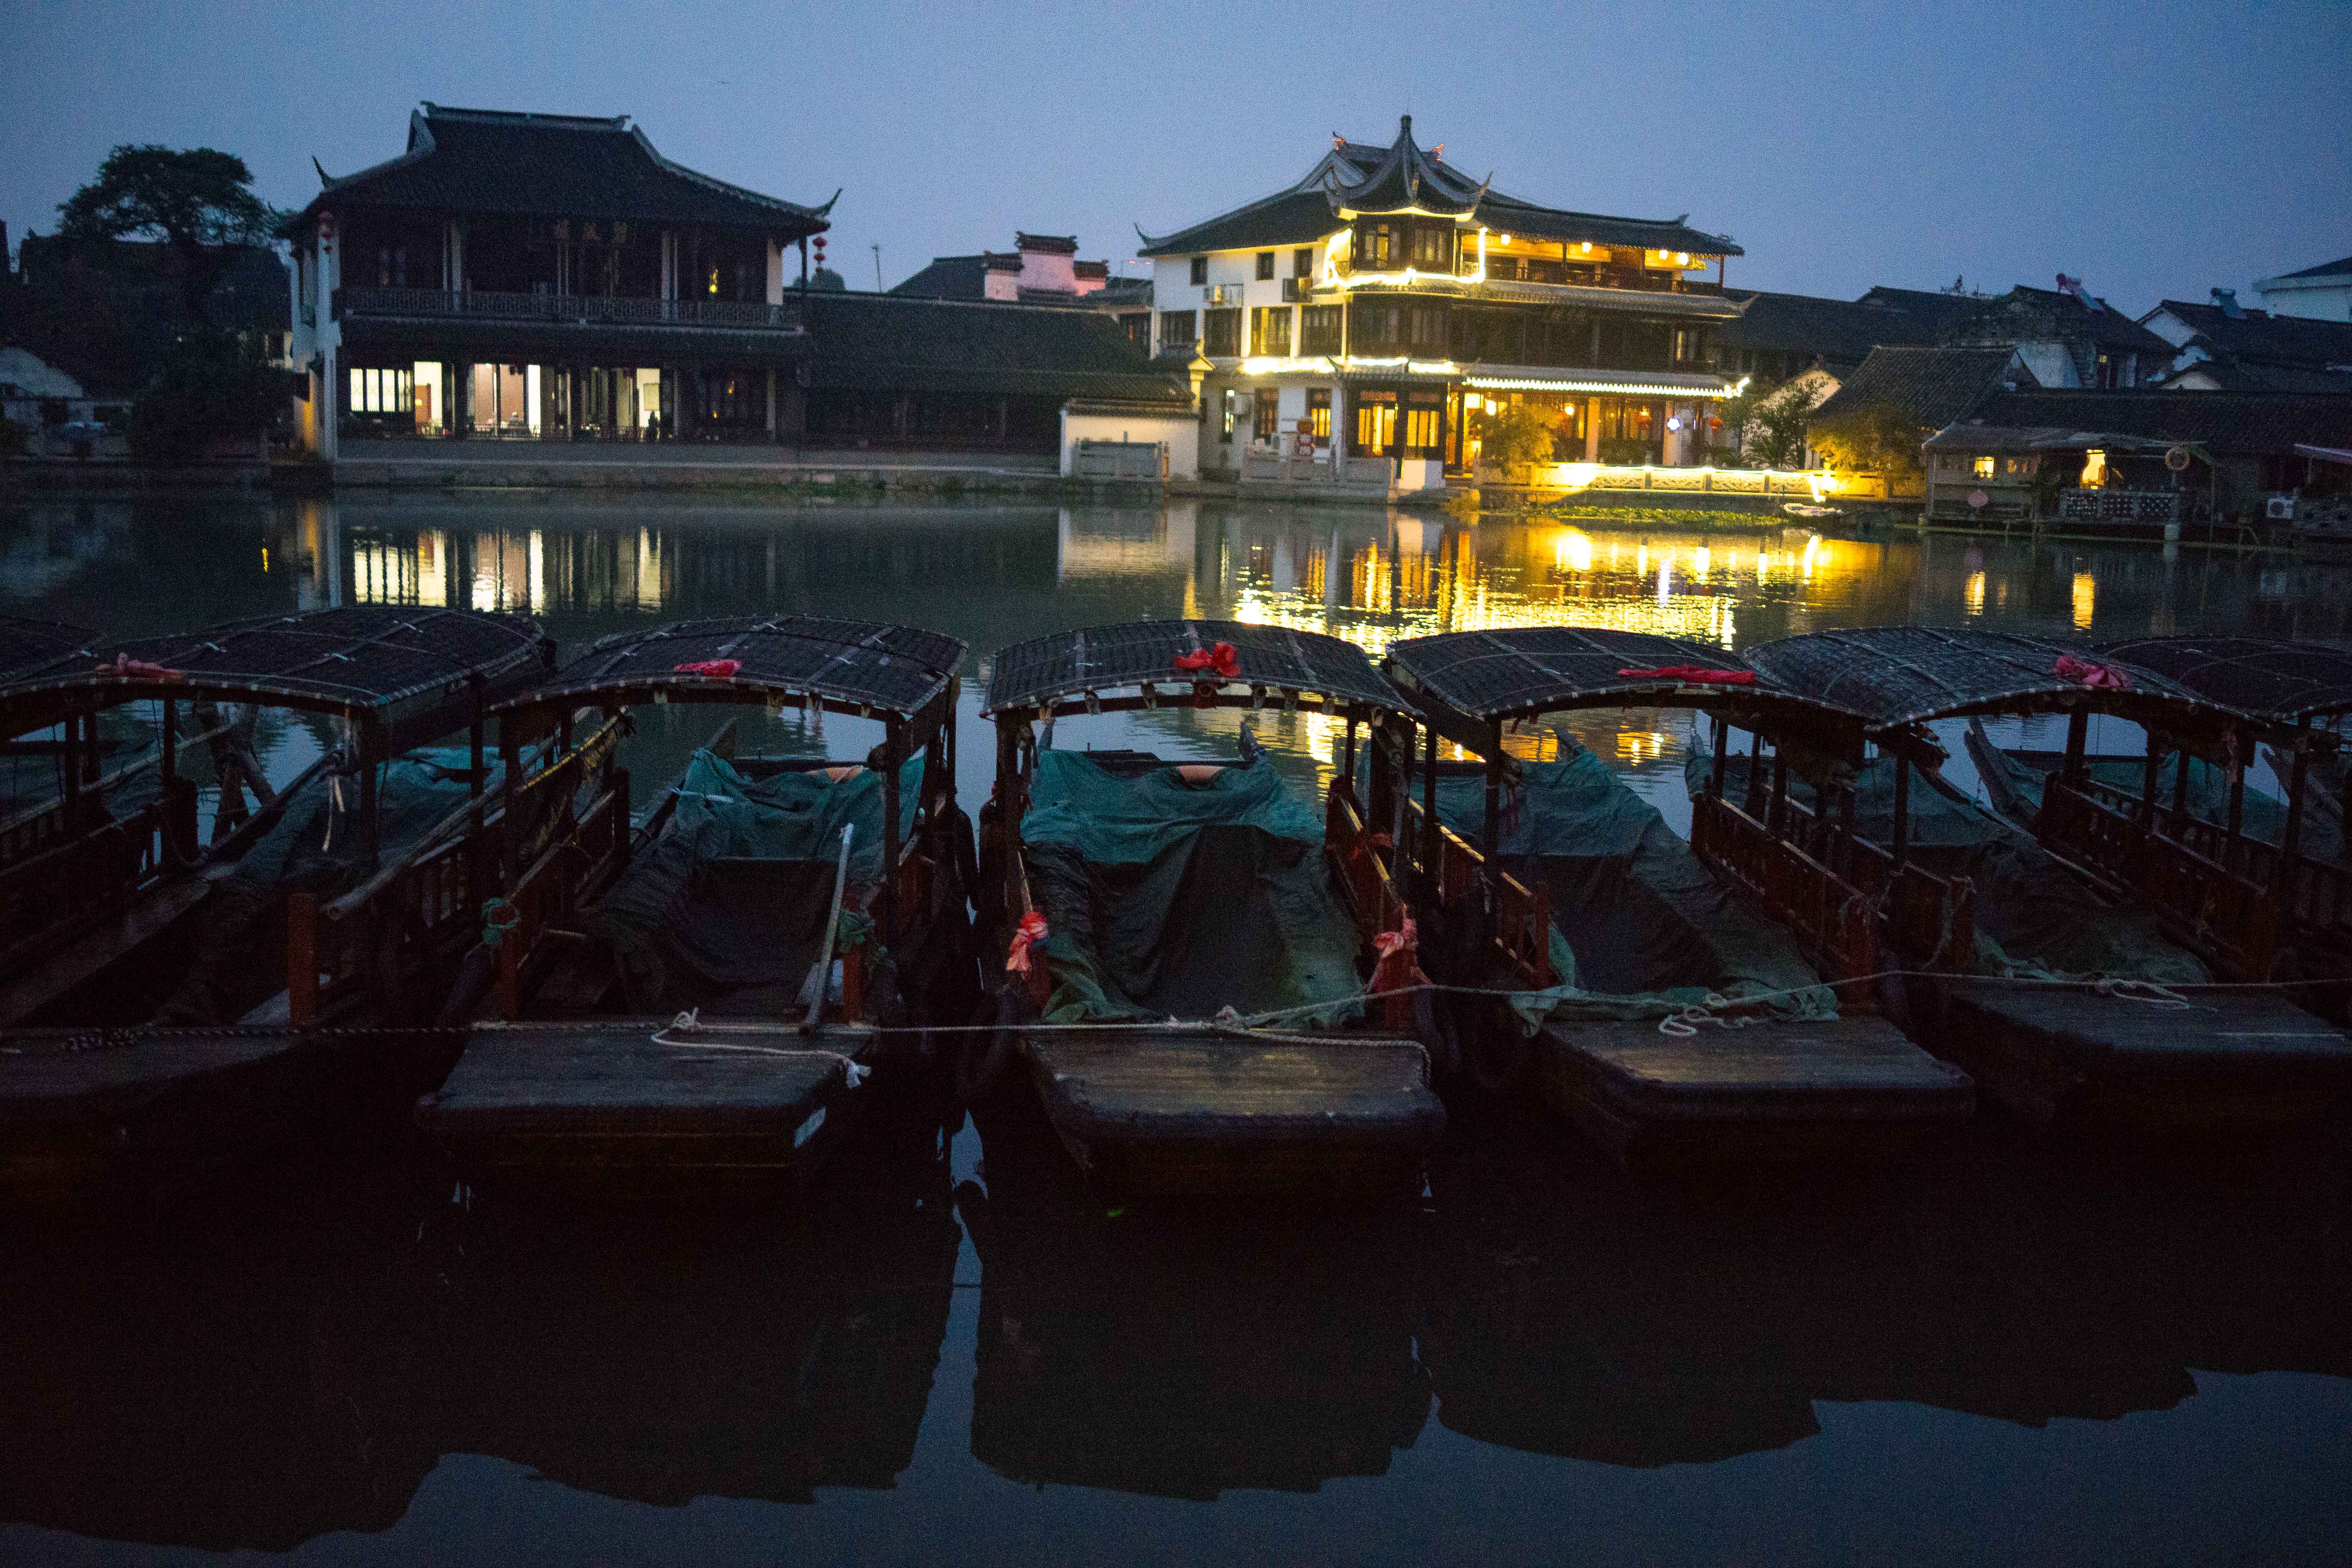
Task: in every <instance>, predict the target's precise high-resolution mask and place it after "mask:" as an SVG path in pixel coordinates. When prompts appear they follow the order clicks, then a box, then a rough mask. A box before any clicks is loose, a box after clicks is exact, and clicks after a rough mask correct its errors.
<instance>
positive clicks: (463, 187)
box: [287, 103, 840, 236]
mask: <svg viewBox="0 0 2352 1568" xmlns="http://www.w3.org/2000/svg"><path fill="white" fill-rule="evenodd" d="M839 194H840V193H838V192H835V195H836V196H838V195H839ZM347 204H363V205H373V206H393V207H425V208H432V209H436V210H440V211H454V212H476V213H514V214H522V215H529V216H544V217H603V218H617V219H620V220H622V221H624V222H631V223H664V224H680V225H684V224H710V225H714V226H724V227H734V228H761V229H767V230H770V231H780V232H782V233H785V234H788V235H793V236H800V235H805V234H814V233H815V232H817V231H818V230H820V229H822V228H824V227H825V226H826V224H825V215H826V214H827V213H828V212H830V211H831V210H832V207H833V203H832V202H831V201H827V202H826V203H824V205H822V206H803V205H799V204H797V203H794V202H788V201H784V200H782V199H781V198H779V197H776V196H769V195H761V194H760V193H759V192H757V191H751V190H746V189H744V188H743V187H742V186H740V185H733V184H728V183H727V182H726V181H724V180H718V179H713V178H712V177H711V176H709V175H708V174H698V173H696V172H695V171H694V170H692V169H688V168H686V167H684V166H683V165H681V164H677V163H671V162H670V161H669V160H668V159H667V158H665V157H663V156H662V155H661V154H660V153H656V152H655V151H654V144H653V143H652V142H650V141H648V140H647V139H646V133H645V132H644V131H643V130H641V129H638V128H635V127H633V126H631V125H630V124H629V122H628V116H626V115H618V116H615V117H614V118H613V119H610V120H604V119H597V118H591V117H587V116H582V115H571V114H510V113H506V112H503V111H498V110H473V109H444V108H441V107H439V106H437V105H435V104H430V103H428V104H425V106H424V107H423V108H421V109H419V110H416V111H415V113H414V114H413V115H411V116H410V117H409V123H408V150H407V151H406V152H404V153H402V154H401V155H400V156H399V157H397V158H394V159H391V160H389V161H388V162H385V163H378V164H376V165H375V166H374V167H373V168H370V169H363V170H362V171H360V172H359V173H358V174H349V175H346V176H344V177H342V178H341V179H334V178H330V179H329V180H328V182H327V188H326V189H325V190H323V191H321V192H320V194H319V195H316V196H314V197H312V198H311V200H310V205H307V206H305V207H304V208H303V209H302V210H301V211H300V212H299V213H297V214H296V215H295V216H293V217H292V218H290V219H289V220H288V224H287V232H289V233H293V232H296V231H299V230H301V229H305V228H307V227H308V226H310V221H311V220H312V218H313V217H314V216H315V215H316V214H317V213H318V212H319V211H320V209H322V208H324V207H328V206H341V205H347Z"/></svg>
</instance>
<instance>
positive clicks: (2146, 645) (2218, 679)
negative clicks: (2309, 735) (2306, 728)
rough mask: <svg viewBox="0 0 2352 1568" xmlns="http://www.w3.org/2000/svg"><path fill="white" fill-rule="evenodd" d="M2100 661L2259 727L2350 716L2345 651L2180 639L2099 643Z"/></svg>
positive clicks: (2350, 674) (2256, 640)
mask: <svg viewBox="0 0 2352 1568" xmlns="http://www.w3.org/2000/svg"><path fill="white" fill-rule="evenodd" d="M2098 657H2099V658H2101V659H2103V660H2104V659H2107V658H2116V659H2120V660H2123V661H2125V662H2126V663H2129V664H2132V665H2135V666H2137V667H2138V668H2142V669H2148V670H2153V671H2155V672H2156V673H2157V674H2158V675H2161V676H2163V677H2165V678H2166V679H2169V680H2171V681H2173V682H2174V683H2176V684H2177V685H2179V686H2180V687H2182V688H2184V689H2188V690H2189V691H2192V692H2194V693H2196V694H2197V696H2199V697H2200V698H2202V699H2203V700H2206V701H2209V702H2212V703H2216V704H2219V705H2220V706H2221V707H2224V708H2227V709H2229V710H2231V711H2232V712H2236V713H2240V714H2243V715H2245V716H2246V717H2248V718H2251V719H2255V720H2259V721H2264V722H2267V723H2276V724H2288V725H2294V724H2304V723H2308V722H2309V721H2312V720H2314V719H2325V718H2332V717H2335V716H2336V715H2337V714H2341V713H2347V712H2352V651H2347V650H2346V649H2344V648H2340V647H2322V646H2320V645H2318V644H2315V643H2303V642H2281V641H2276V640H2274V639H2272V638H2269V637H2227V636H2222V637H2213V636H2204V635H2198V634H2185V635H2176V636H2169V637H2122V638H2118V639H2117V640H2116V641H2113V642H2108V643H2103V644H2101V645H2100V647H2099V654H2098Z"/></svg>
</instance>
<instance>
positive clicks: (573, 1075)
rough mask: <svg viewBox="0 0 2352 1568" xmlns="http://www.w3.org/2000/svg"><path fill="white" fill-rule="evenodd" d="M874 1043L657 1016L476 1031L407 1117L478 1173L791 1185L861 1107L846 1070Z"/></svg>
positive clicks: (862, 1036)
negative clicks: (695, 1025)
mask: <svg viewBox="0 0 2352 1568" xmlns="http://www.w3.org/2000/svg"><path fill="white" fill-rule="evenodd" d="M656 1036H659V1037H660V1038H659V1039H658V1040H657V1039H656ZM875 1038H876V1037H875V1036H874V1035H873V1033H872V1032H871V1031H869V1030H866V1029H862V1028H857V1027H854V1026H825V1027H823V1028H820V1029H818V1030H817V1031H816V1032H815V1033H814V1035H808V1036H803V1035H802V1034H801V1033H800V1032H799V1031H798V1030H796V1029H794V1028H793V1027H792V1026H789V1025H776V1026H772V1027H768V1028H761V1029H757V1030H743V1029H725V1030H714V1029H707V1028H706V1029H704V1030H701V1031H698V1032H693V1033H679V1032H677V1031H674V1030H671V1029H669V1028H668V1027H667V1026H666V1025H665V1023H664V1021H662V1020H660V1019H653V1018H639V1019H609V1020H606V1019H600V1020H596V1021H593V1022H570V1023H555V1024H531V1023H525V1024H485V1025H477V1026H475V1028H474V1030H473V1034H472V1037H471V1038H470V1039H469V1040H468V1042H467V1047H466V1051H465V1055H464V1056H462V1057H461V1058H458V1061H457V1066H456V1067H455V1068H452V1069H451V1071H450V1073H449V1076H448V1079H446V1081H445V1082H444V1083H443V1084H442V1086H441V1088H440V1089H439V1091H438V1092H436V1093H433V1094H429V1095H426V1096H425V1098H424V1099H423V1100H420V1101H419V1102H418V1104H417V1108H416V1121H417V1126H418V1127H419V1129H420V1130H422V1131H424V1133H425V1135H426V1137H427V1138H429V1139H431V1140H432V1141H433V1142H436V1143H437V1144H439V1145H440V1146H441V1147H442V1148H443V1149H444V1150H445V1151H446V1152H447V1153H448V1154H449V1155H450V1156H451V1157H452V1158H453V1159H454V1160H455V1161H456V1162H457V1164H458V1165H459V1167H460V1168H461V1169H464V1170H467V1171H469V1172H471V1173H475V1174H477V1175H478V1176H493V1175H506V1176H518V1177H520V1176H532V1175H536V1176H541V1177H548V1178H583V1179H591V1178H594V1177H597V1176H600V1175H609V1176H614V1177H617V1178H622V1179H628V1178H630V1177H632V1176H637V1175H647V1174H652V1173H665V1172H667V1173H693V1174H697V1175H702V1176H709V1177H714V1178H726V1177H730V1176H732V1177H740V1178H743V1179H746V1180H754V1181H757V1180H768V1179H791V1178H796V1177H799V1176H802V1175H804V1174H806V1173H808V1172H809V1171H810V1170H813V1169H814V1167H815V1165H816V1164H817V1163H821V1161H822V1160H823V1158H824V1155H825V1154H826V1153H827V1152H829V1151H830V1149H831V1147H832V1145H833V1144H834V1143H835V1142H836V1141H837V1139H838V1138H839V1136H840V1135H841V1133H842V1131H844V1129H845V1125H846V1124H847V1123H848V1122H850V1121H853V1120H855V1117H856V1112H857V1110H859V1109H861V1107H860V1105H859V1096H858V1094H856V1093H853V1092H852V1090H851V1089H850V1087H849V1084H848V1079H847V1076H846V1070H845V1069H846V1062H847V1061H850V1060H856V1061H859V1062H861V1063H863V1062H865V1061H867V1060H870V1059H871V1057H872V1055H873V1051H874V1046H875Z"/></svg>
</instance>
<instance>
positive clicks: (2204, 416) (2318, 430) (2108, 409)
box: [1823, 383, 2352, 455]
mask: <svg viewBox="0 0 2352 1568" xmlns="http://www.w3.org/2000/svg"><path fill="white" fill-rule="evenodd" d="M1851 384H1852V383H1848V385H1851ZM1831 401H1832V402H1835V401H1836V399H1835V398H1832V399H1831ZM1823 406H1824V407H1826V406H1827V405H1823ZM1968 417H1969V419H1971V420H1982V421H1983V422H1984V423H1985V424H1987V425H2005V426H2042V427H2045V428H2047V427H2061V426H2063V427H2064V428H2067V429H2071V430H2075V431H2084V432H2092V433H2102V434H2111V435H2116V436H2129V437H2137V438H2138V439H2141V440H2147V441H2166V442H2172V441H2194V442H2196V443H2198V444H2199V445H2200V446H2203V447H2208V448H2209V449H2210V450H2211V451H2213V452H2215V453H2217V454H2220V453H2235V454H2240V455H2249V454H2256V453H2265V452H2270V453H2282V454H2283V453H2285V452H2289V451H2292V450H2293V449H2294V446H2295V444H2296V443H2297V442H2303V443H2305V444H2307V445H2311V446H2315V447H2343V446H2352V396H2340V395H2338V396H2326V395H2304V394H2294V393H2275V392H2147V391H2132V392H2084V391H2080V390H2075V389H2071V388H2070V389H2067V390H2065V391H2059V392H2042V391H2034V392H2005V393H2000V394H1996V395H1993V396H1991V397H1989V398H1987V399H1985V400H1984V401H1983V403H1982V404H1981V405H1979V407H1977V408H1975V409H1974V410H1972V411H1971V412H1970V413H1969V416H1968ZM1955 434H1956V435H1958V436H1963V437H1964V436H1965V435H1966V434H1967V432H1966V430H1965V429H1963V430H1960V431H1958V432H1955Z"/></svg>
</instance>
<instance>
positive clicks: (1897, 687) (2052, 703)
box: [1748, 626, 2228, 737]
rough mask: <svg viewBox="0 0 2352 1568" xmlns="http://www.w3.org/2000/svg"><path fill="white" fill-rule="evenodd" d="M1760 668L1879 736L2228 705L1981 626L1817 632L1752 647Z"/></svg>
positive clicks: (2187, 712) (2079, 651)
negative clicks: (1933, 726) (1991, 717)
mask: <svg viewBox="0 0 2352 1568" xmlns="http://www.w3.org/2000/svg"><path fill="white" fill-rule="evenodd" d="M1748 662H1749V663H1750V664H1751V665H1753V666H1754V667H1755V668H1756V669H1757V671H1758V673H1759V674H1760V675H1761V676H1763V677H1764V678H1765V679H1769V680H1770V681H1771V682H1772V683H1774V684H1775V685H1777V686H1779V687H1780V688H1781V689H1783V690H1786V691H1788V692H1790V693H1792V694H1794V695H1796V696H1798V697H1801V698H1804V699H1806V700H1811V701H1812V702H1816V703H1819V704H1821V705H1822V707H1825V708H1832V709H1835V710H1838V711H1840V712H1843V713H1846V714H1850V715H1852V716H1853V718H1854V719H1856V720H1859V721H1861V723H1862V726H1863V729H1864V731H1865V732H1866V733H1868V734H1870V735H1872V736H1874V737H1877V736H1881V735H1885V734H1886V733H1888V732H1890V731H1897V730H1905V729H1909V728H1911V727H1913V726H1915V725H1919V724H1925V723H1927V722H1928V721H1931V720H1936V719H1955V718H1964V717H1966V716H1968V715H1969V714H1972V713H2035V712H2060V711H2085V712H2101V713H2114V714H2116V715H2118V716H2120V717H2123V718H2126V719H2141V720H2147V721H2153V722H2155V723H2156V724H2158V725H2159V726H2162V727H2168V728H2169V727H2175V726H2178V725H2179V724H2180V723H2182V722H2183V721H2193V720H2197V719H2203V720H2206V721H2221V720H2224V719H2226V718H2227V717H2228V715H2227V714H2226V713H2225V712H2224V711H2223V710H2222V709H2221V704H2219V703H2216V702H2214V701H2212V700H2210V699H2208V698H2205V697H2202V696H2200V695H2199V694H2198V693H2196V692H2195V691H2192V690H2189V689H2187V688H2185V687H2183V686H2180V685H2179V684H2176V683H2175V682H2173V681H2172V680H2169V679H2166V678H2165V677H2164V676H2163V675H2161V674H2158V672H2156V671H2154V670H2151V669H2147V668H2141V667H2139V666H2137V665H2136V664H2131V663H2128V662H2126V661H2124V660H2122V659H2121V658H2116V657H2110V656H2108V655H2106V654H2105V653H2101V652H2099V651H2097V650H2095V649H2093V648H2090V647H2084V646H2079V645H2075V644H2072V643H2066V642H2061V641H2058V640H2056V639H2055V638H2051V637H2029V636H2026V635H2023V634H2021V633H2018V632H1997V631H1990V630H1985V629H1982V628H1979V627H1936V626H1871V627H1867V628H1864V629H1862V630H1857V631H1837V632H1811V633H1808V634H1806V635H1805V636H1802V637H1783V638H1781V639H1780V640H1779V641H1777V642H1769V643H1763V644H1760V645H1759V646H1758V647H1752V648H1750V649H1748Z"/></svg>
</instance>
